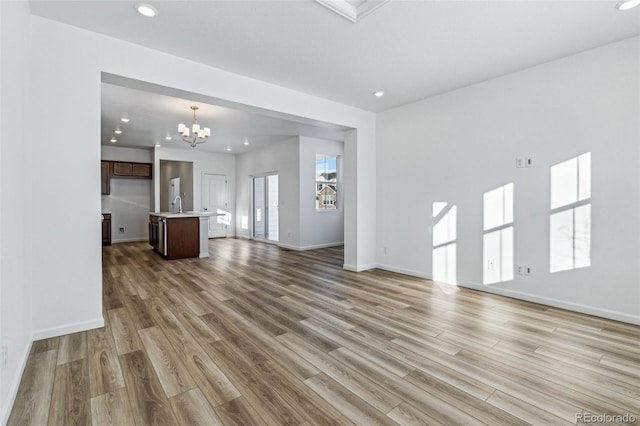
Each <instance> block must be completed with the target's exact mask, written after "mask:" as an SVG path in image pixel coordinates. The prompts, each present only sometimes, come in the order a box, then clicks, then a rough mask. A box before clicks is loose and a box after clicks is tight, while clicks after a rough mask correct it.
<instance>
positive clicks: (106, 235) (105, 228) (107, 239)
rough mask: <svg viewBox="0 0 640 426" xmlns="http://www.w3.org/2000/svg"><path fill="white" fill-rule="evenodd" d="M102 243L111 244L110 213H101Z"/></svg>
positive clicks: (104, 244)
mask: <svg viewBox="0 0 640 426" xmlns="http://www.w3.org/2000/svg"><path fill="white" fill-rule="evenodd" d="M102 216H103V217H104V219H102V245H103V246H110V245H111V213H102Z"/></svg>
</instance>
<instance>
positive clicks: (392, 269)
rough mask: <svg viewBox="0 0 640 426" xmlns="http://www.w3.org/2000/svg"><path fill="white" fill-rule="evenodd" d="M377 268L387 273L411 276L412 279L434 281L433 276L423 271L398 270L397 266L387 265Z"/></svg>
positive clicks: (380, 264)
mask: <svg viewBox="0 0 640 426" xmlns="http://www.w3.org/2000/svg"><path fill="white" fill-rule="evenodd" d="M376 268H378V269H384V270H385V271H389V272H395V273H398V274H403V275H410V276H412V277H418V278H424V279H426V280H431V279H433V278H432V276H431V275H429V274H427V273H424V272H421V271H415V270H413V269H405V268H398V267H396V266H391V265H385V264H383V263H378V264H377V265H376Z"/></svg>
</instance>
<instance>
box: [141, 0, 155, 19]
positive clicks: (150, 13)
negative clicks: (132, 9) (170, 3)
mask: <svg viewBox="0 0 640 426" xmlns="http://www.w3.org/2000/svg"><path fill="white" fill-rule="evenodd" d="M136 10H137V11H138V13H139V14H140V15H142V16H146V17H147V18H153V17H154V16H156V15H157V14H158V9H156V8H155V7H153V6H151V5H150V4H149V3H138V4H136Z"/></svg>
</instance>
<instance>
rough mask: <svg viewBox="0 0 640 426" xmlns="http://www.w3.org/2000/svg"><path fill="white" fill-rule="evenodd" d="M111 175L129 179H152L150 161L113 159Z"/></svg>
mask: <svg viewBox="0 0 640 426" xmlns="http://www.w3.org/2000/svg"><path fill="white" fill-rule="evenodd" d="M111 177H113V178H129V179H151V164H150V163H124V162H120V161H113V162H112V163H111Z"/></svg>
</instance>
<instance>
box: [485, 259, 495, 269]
mask: <svg viewBox="0 0 640 426" xmlns="http://www.w3.org/2000/svg"><path fill="white" fill-rule="evenodd" d="M494 268H495V262H494V261H493V260H487V270H489V271H493V269H494Z"/></svg>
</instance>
